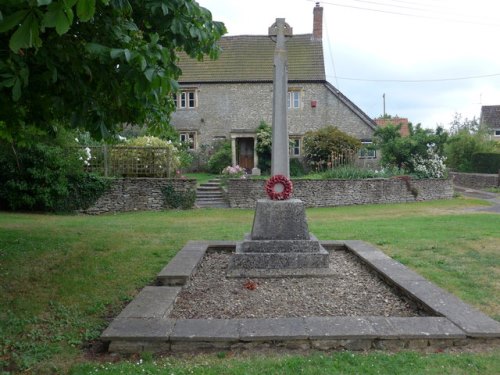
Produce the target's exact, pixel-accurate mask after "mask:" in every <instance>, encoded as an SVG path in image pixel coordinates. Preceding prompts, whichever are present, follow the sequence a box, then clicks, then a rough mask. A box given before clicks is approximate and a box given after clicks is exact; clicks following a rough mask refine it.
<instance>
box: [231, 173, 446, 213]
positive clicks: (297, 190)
mask: <svg viewBox="0 0 500 375" xmlns="http://www.w3.org/2000/svg"><path fill="white" fill-rule="evenodd" d="M264 184H265V181H264V180H251V179H247V180H244V179H238V180H236V179H234V180H229V181H228V184H227V190H228V198H229V204H230V206H231V207H234V208H254V207H255V202H256V200H257V199H261V198H266V195H265V192H264ZM293 189H294V193H293V197H294V198H297V199H301V200H302V201H304V203H305V204H306V206H307V207H329V206H348V205H354V204H379V203H403V202H415V201H425V200H434V199H450V198H452V197H453V183H452V180H451V179H446V180H442V179H427V180H410V181H408V184H407V182H406V181H404V180H401V179H396V178H394V179H392V178H391V179H382V178H380V179H378V178H377V179H363V180H294V181H293ZM414 194H416V197H415V196H414Z"/></svg>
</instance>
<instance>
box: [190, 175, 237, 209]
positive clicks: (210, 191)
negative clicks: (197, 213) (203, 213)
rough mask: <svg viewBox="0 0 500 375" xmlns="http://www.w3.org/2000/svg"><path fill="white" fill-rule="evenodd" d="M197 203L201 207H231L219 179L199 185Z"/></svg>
mask: <svg viewBox="0 0 500 375" xmlns="http://www.w3.org/2000/svg"><path fill="white" fill-rule="evenodd" d="M195 205H196V206H197V207H201V208H229V204H228V203H227V202H226V201H225V199H224V194H223V191H222V188H221V186H220V180H219V179H212V180H210V181H208V182H206V183H203V184H201V185H200V186H198V188H197V189H196V201H195Z"/></svg>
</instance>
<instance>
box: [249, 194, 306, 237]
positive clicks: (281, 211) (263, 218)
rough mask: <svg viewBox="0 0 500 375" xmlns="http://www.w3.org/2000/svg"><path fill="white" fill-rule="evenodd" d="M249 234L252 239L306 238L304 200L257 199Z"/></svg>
mask: <svg viewBox="0 0 500 375" xmlns="http://www.w3.org/2000/svg"><path fill="white" fill-rule="evenodd" d="M251 236H252V238H251V239H252V240H308V239H309V230H308V226H307V220H306V212H305V205H304V202H302V201H301V200H300V199H288V200H285V201H272V200H269V199H259V200H258V201H257V203H256V207H255V216H254V221H253V227H252V234H251Z"/></svg>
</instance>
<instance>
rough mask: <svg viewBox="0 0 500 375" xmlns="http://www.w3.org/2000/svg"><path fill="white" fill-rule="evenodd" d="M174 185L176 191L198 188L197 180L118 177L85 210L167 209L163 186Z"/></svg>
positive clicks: (88, 212) (94, 211) (104, 211)
mask: <svg viewBox="0 0 500 375" xmlns="http://www.w3.org/2000/svg"><path fill="white" fill-rule="evenodd" d="M167 185H172V186H173V187H174V189H175V190H176V191H188V190H194V189H196V180H191V179H186V180H185V179H169V178H116V179H113V182H112V185H111V187H110V189H109V190H108V191H107V192H106V193H105V194H104V195H102V196H101V197H100V198H99V199H98V200H97V202H96V203H95V204H94V205H93V206H92V207H90V208H88V209H87V210H84V211H83V212H84V213H86V214H102V213H108V212H110V213H111V212H125V211H158V210H162V209H165V200H164V197H163V193H162V188H163V187H165V186H167Z"/></svg>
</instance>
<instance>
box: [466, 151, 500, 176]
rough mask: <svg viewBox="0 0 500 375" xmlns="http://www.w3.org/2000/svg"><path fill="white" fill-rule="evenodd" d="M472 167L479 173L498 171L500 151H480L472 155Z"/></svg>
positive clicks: (499, 167)
mask: <svg viewBox="0 0 500 375" xmlns="http://www.w3.org/2000/svg"><path fill="white" fill-rule="evenodd" d="M471 164H472V169H473V170H474V172H477V173H498V171H500V153H492V152H478V153H476V154H474V155H472V160H471Z"/></svg>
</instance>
